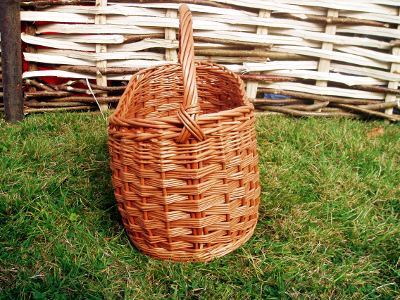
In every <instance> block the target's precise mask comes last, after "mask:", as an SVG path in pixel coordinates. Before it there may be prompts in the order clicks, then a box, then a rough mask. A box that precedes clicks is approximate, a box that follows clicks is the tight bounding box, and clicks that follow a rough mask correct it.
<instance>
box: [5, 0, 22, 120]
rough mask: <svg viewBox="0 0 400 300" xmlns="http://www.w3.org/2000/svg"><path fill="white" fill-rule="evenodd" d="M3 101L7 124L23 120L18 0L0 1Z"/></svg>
mask: <svg viewBox="0 0 400 300" xmlns="http://www.w3.org/2000/svg"><path fill="white" fill-rule="evenodd" d="M0 19H1V61H2V72H3V93H4V95H3V101H4V109H5V117H6V121H8V122H17V121H21V120H22V119H23V118H24V99H23V95H22V57H21V20H20V0H2V1H0Z"/></svg>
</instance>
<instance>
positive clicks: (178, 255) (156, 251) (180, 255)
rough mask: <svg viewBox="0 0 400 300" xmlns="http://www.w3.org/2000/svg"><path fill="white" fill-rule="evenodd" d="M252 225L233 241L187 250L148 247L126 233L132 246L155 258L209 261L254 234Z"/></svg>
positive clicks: (239, 245)
mask: <svg viewBox="0 0 400 300" xmlns="http://www.w3.org/2000/svg"><path fill="white" fill-rule="evenodd" d="M255 227H256V226H254V227H253V228H251V229H250V230H249V231H248V232H247V233H246V234H245V235H243V236H242V237H241V238H240V239H238V240H237V241H235V242H234V243H228V244H222V245H217V246H216V247H210V248H206V249H198V250H193V251H191V252H189V251H169V250H167V249H164V248H155V247H149V246H148V244H145V243H141V242H140V241H138V240H136V239H135V238H134V237H133V236H132V235H130V234H129V233H128V236H129V239H130V240H131V242H132V243H133V244H134V246H135V247H136V248H137V249H138V250H139V251H141V252H142V253H144V254H146V255H148V256H151V257H153V258H155V259H160V260H167V261H172V262H209V261H211V260H213V259H216V258H219V257H222V256H225V255H227V254H229V253H231V252H233V251H235V250H237V249H238V248H240V247H241V246H242V245H243V244H245V243H246V242H247V241H248V240H249V239H250V238H251V237H252V236H253V234H254V230H255Z"/></svg>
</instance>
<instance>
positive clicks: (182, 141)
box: [109, 6, 260, 261]
mask: <svg viewBox="0 0 400 300" xmlns="http://www.w3.org/2000/svg"><path fill="white" fill-rule="evenodd" d="M180 14H181V35H180V36H181V41H180V42H181V43H180V50H181V52H180V64H170V65H165V66H162V67H156V68H152V69H147V70H144V71H142V72H140V73H138V74H137V75H136V76H134V77H133V78H132V79H131V81H130V83H129V85H128V87H127V89H126V91H125V93H124V95H123V96H122V99H121V101H120V104H119V106H118V108H117V110H116V112H115V113H114V114H113V115H112V116H111V117H110V119H109V121H110V125H109V149H110V154H111V168H112V180H113V185H114V191H115V198H116V200H117V202H118V209H119V211H120V214H121V216H122V220H123V223H124V226H125V228H126V230H127V232H128V235H129V237H130V239H131V241H132V242H133V243H134V244H135V246H136V247H137V248H139V249H140V250H142V251H143V252H144V253H146V254H149V255H151V256H153V257H157V258H160V259H168V260H174V261H209V260H211V259H213V258H216V257H220V256H223V255H225V254H227V253H229V252H231V251H233V250H235V249H236V248H238V247H239V246H241V245H242V244H243V243H244V242H246V241H247V240H248V239H249V238H250V237H251V235H252V234H253V231H254V228H255V226H256V223H257V219H258V207H259V194H260V185H259V173H258V167H257V165H258V156H257V144H256V136H255V129H254V122H255V119H254V115H253V111H254V108H253V106H252V105H251V104H250V102H249V101H248V100H247V98H246V97H245V95H244V86H243V82H242V80H241V79H240V78H239V77H238V76H237V75H235V74H234V73H232V72H230V71H228V70H227V69H225V68H223V67H221V66H218V65H214V64H209V63H196V64H195V63H194V60H193V56H194V52H193V38H192V33H191V30H192V29H191V15H190V12H189V11H188V9H187V7H186V6H183V7H182V8H181V9H180ZM192 55H193V56H192Z"/></svg>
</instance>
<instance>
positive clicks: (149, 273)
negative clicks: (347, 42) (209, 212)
mask: <svg viewBox="0 0 400 300" xmlns="http://www.w3.org/2000/svg"><path fill="white" fill-rule="evenodd" d="M257 127H258V128H257V129H258V140H259V151H260V157H261V161H260V168H261V181H262V187H263V189H262V205H261V210H260V221H259V224H258V226H257V230H256V233H255V235H254V237H253V238H252V239H251V241H250V242H249V243H247V244H246V245H245V246H244V247H242V248H241V249H239V250H237V251H236V252H234V253H233V254H230V255H228V256H226V257H224V258H222V259H218V260H216V261H214V262H212V263H209V264H201V263H191V264H174V263H169V262H162V261H157V260H154V259H150V258H148V257H146V256H144V255H142V254H141V253H139V252H138V251H137V250H136V249H135V248H134V247H132V246H131V245H130V243H129V241H128V239H127V236H126V235H125V233H124V230H123V227H122V226H121V223H120V220H119V216H118V212H117V210H116V205H115V203H114V198H113V191H112V186H111V181H110V171H109V168H108V154H107V148H106V141H107V133H106V123H105V121H104V119H102V118H101V116H99V115H95V114H90V113H82V114H68V113H64V114H45V115H35V116H29V117H28V118H27V119H26V121H25V122H24V123H22V124H19V125H16V126H10V125H6V124H5V123H4V122H3V121H0V298H1V299H17V298H26V299H28V298H32V299H103V298H106V299H146V300H147V299H218V300H219V299H285V298H287V299H290V298H293V299H317V298H320V299H328V298H331V299H369V298H370V299H376V298H379V299H396V298H397V299H399V297H400V296H399V295H400V268H399V267H400V261H399V253H400V222H399V215H400V127H399V125H393V124H392V125H389V124H385V123H382V122H368V123H366V122H362V121H352V120H327V119H321V120H317V119H290V118H286V117H265V118H260V119H259V120H258V124H257Z"/></svg>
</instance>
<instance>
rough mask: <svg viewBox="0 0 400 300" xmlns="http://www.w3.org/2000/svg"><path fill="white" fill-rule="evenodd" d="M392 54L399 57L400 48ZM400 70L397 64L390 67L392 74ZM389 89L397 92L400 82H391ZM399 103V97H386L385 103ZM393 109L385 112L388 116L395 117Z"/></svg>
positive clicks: (399, 10) (395, 49) (390, 95)
mask: <svg viewBox="0 0 400 300" xmlns="http://www.w3.org/2000/svg"><path fill="white" fill-rule="evenodd" d="M397 15H398V16H400V8H399V9H398V11H397ZM397 29H398V30H400V25H399V26H397ZM392 54H393V55H396V56H399V55H400V47H393V49H392ZM399 68H400V64H397V63H392V65H391V67H390V72H392V73H396V72H398V70H399ZM388 87H389V88H390V89H395V90H397V89H398V88H399V82H398V81H390V82H389V85H388ZM396 101H397V96H396V95H393V94H387V95H386V97H385V102H396ZM393 111H394V109H393V108H389V109H387V110H386V111H385V113H386V114H388V115H393Z"/></svg>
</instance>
